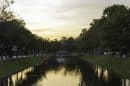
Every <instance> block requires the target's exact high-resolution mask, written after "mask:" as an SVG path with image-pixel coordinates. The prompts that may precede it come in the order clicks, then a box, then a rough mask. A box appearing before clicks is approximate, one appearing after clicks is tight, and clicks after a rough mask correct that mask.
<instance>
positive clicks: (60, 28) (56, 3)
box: [11, 0, 130, 39]
mask: <svg viewBox="0 0 130 86" xmlns="http://www.w3.org/2000/svg"><path fill="white" fill-rule="evenodd" d="M112 4H124V5H126V6H128V7H130V0H15V3H14V4H13V5H11V9H12V11H14V12H15V14H16V15H17V16H19V17H21V18H22V19H23V20H25V22H26V27H27V28H28V29H29V30H31V31H32V33H34V34H37V35H39V36H42V37H43V38H49V39H55V38H58V39H59V38H60V37H63V36H67V37H69V36H73V37H76V36H78V34H79V33H80V32H81V30H82V28H89V24H90V22H92V20H93V19H95V18H100V17H101V15H102V12H103V9H104V8H105V7H107V6H110V5H112Z"/></svg>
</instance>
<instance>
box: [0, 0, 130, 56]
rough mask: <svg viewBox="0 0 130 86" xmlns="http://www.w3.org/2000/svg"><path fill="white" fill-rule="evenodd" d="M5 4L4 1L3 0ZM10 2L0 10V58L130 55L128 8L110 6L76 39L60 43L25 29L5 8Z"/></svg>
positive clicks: (71, 38) (129, 9)
mask: <svg viewBox="0 0 130 86" xmlns="http://www.w3.org/2000/svg"><path fill="white" fill-rule="evenodd" d="M5 1H6V0H5ZM11 4H12V1H6V4H4V5H3V6H1V7H0V56H1V57H2V56H6V57H9V58H11V57H12V56H14V55H15V56H19V55H38V54H39V55H41V54H43V53H46V52H56V51H59V50H65V51H68V52H84V53H89V54H94V53H95V52H97V53H103V52H104V51H113V52H120V53H122V54H127V53H128V52H130V45H129V44H130V8H128V7H126V6H124V5H113V6H109V7H107V8H105V9H104V11H103V14H102V16H101V18H99V19H94V20H93V21H92V23H90V28H88V29H86V28H84V29H82V31H81V33H80V34H79V36H78V37H76V38H73V37H69V38H67V37H62V38H61V40H57V39H55V40H52V41H50V40H48V39H43V38H41V37H39V36H37V35H35V34H33V33H32V32H31V31H29V30H28V29H27V28H26V27H25V22H24V20H22V19H20V18H17V17H16V16H15V15H14V14H13V12H11V11H10V10H9V9H8V8H9V6H10V5H11Z"/></svg>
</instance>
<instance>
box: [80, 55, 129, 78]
mask: <svg viewBox="0 0 130 86" xmlns="http://www.w3.org/2000/svg"><path fill="white" fill-rule="evenodd" d="M81 58H82V59H84V60H85V61H87V62H89V63H92V64H97V65H100V66H102V67H104V68H107V69H108V70H110V71H112V72H115V73H117V74H120V75H121V76H123V77H130V58H125V59H123V58H121V57H114V56H111V57H110V56H83V57H81Z"/></svg>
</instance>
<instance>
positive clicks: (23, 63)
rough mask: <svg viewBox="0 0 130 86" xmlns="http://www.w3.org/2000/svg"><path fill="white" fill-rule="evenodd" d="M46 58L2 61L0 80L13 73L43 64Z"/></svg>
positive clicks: (0, 64) (0, 63)
mask: <svg viewBox="0 0 130 86" xmlns="http://www.w3.org/2000/svg"><path fill="white" fill-rule="evenodd" d="M44 60H45V58H44V57H28V58H21V59H16V60H8V61H0V78H2V77H5V76H8V75H10V74H11V73H14V72H17V71H20V70H22V69H24V68H27V67H30V66H33V65H35V64H38V63H41V62H43V61H44Z"/></svg>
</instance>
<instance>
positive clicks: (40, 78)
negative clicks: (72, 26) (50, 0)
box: [0, 57, 130, 86]
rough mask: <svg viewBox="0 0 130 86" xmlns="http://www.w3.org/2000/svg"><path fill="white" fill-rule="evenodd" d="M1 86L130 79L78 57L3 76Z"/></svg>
mask: <svg viewBox="0 0 130 86" xmlns="http://www.w3.org/2000/svg"><path fill="white" fill-rule="evenodd" d="M0 86H130V80H129V79H128V78H125V77H121V76H120V75H118V74H115V73H113V72H112V71H109V70H107V69H105V68H102V67H100V66H98V65H92V64H89V63H87V62H85V61H83V60H81V59H79V58H77V57H68V58H64V59H62V60H57V59H56V58H51V59H48V61H47V62H44V63H43V64H38V65H35V66H33V67H29V68H26V69H24V70H22V71H19V72H17V73H15V74H12V75H10V76H7V77H4V78H2V79H0Z"/></svg>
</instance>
